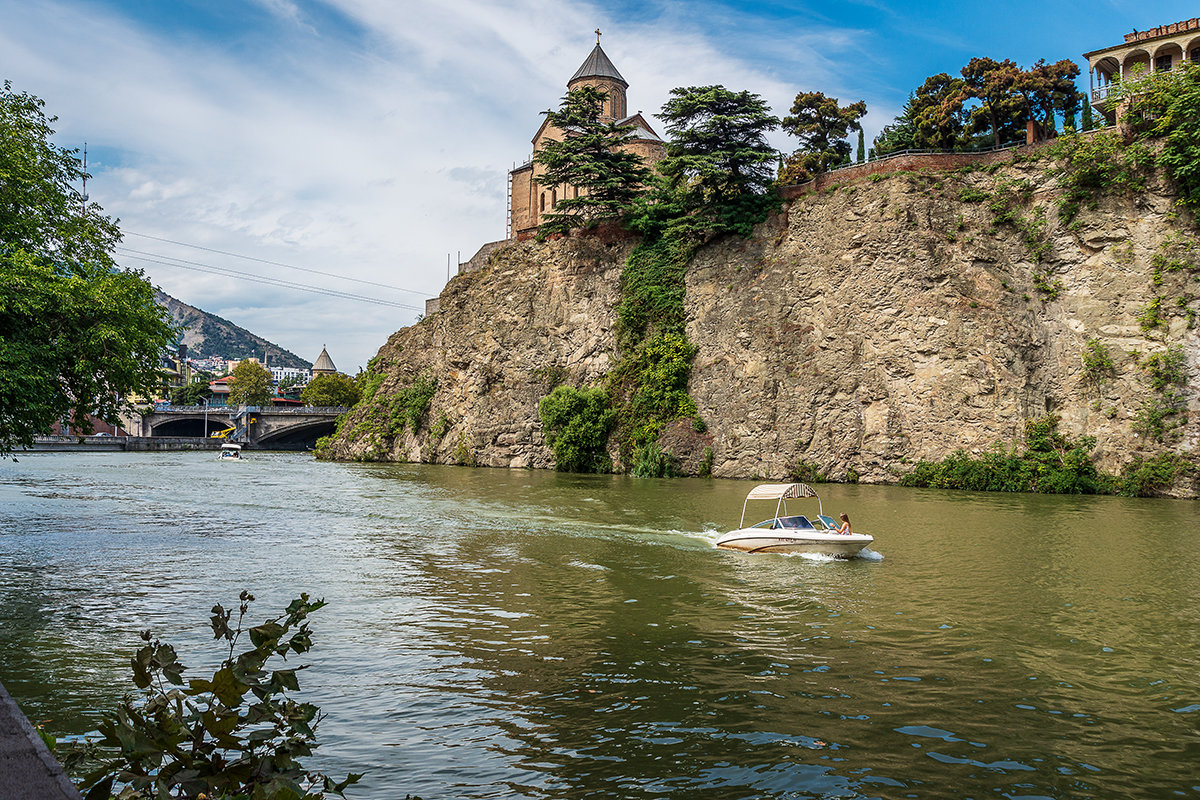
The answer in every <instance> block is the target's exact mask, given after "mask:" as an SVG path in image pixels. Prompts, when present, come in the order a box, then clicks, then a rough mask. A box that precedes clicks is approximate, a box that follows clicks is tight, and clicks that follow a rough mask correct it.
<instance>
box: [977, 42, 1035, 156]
mask: <svg viewBox="0 0 1200 800" xmlns="http://www.w3.org/2000/svg"><path fill="white" fill-rule="evenodd" d="M962 76H963V92H964V94H965V96H966V97H970V98H974V99H975V100H978V101H979V105H978V106H977V107H975V108H974V109H973V110H972V111H971V123H972V128H973V130H975V131H991V132H992V142H993V144H995V145H996V146H997V147H999V146H1000V144H1001V143H1002V142H1007V141H1011V140H1012V139H1014V138H1016V137H1017V136H1018V135H1019V134H1020V133H1021V132H1022V127H1023V126H1024V120H1023V119H1022V117H1021V112H1022V109H1023V108H1024V103H1023V99H1022V97H1021V96H1019V95H1018V94H1017V92H1016V88H1017V83H1018V81H1019V80H1020V77H1021V69H1020V67H1018V66H1017V65H1016V63H1015V62H1013V61H1010V60H1009V59H1005V60H1003V61H996V60H995V59H991V58H972V59H971V60H970V61H969V62H967V65H966V66H965V67H963V68H962Z"/></svg>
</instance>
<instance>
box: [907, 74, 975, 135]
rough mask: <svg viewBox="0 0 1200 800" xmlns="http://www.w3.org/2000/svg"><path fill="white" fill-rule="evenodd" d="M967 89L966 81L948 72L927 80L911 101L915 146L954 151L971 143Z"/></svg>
mask: <svg viewBox="0 0 1200 800" xmlns="http://www.w3.org/2000/svg"><path fill="white" fill-rule="evenodd" d="M966 88H967V84H966V81H964V80H963V79H962V78H955V77H954V76H952V75H950V74H949V73H946V72H939V73H938V74H937V75H931V76H930V77H928V78H926V79H925V83H923V84H921V86H920V88H918V89H917V90H916V92H914V93H913V99H912V100H911V101H910V103H909V109H910V111H909V113H910V114H911V115H912V117H911V118H912V124H913V130H914V137H913V147H916V148H921V149H927V150H953V149H954V148H956V147H960V146H962V145H964V144H966V143H967V141H968V140H969V137H968V133H967V114H966V112H965V111H964V110H963V103H964V102H965V101H966V99H967V95H966Z"/></svg>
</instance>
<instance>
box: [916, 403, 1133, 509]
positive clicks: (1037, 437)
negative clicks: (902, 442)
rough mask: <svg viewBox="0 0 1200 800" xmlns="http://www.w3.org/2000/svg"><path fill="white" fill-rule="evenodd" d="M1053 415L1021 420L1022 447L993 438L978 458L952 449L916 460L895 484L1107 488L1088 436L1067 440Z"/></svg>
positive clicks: (1061, 490)
mask: <svg viewBox="0 0 1200 800" xmlns="http://www.w3.org/2000/svg"><path fill="white" fill-rule="evenodd" d="M1058 422H1059V418H1058V417H1057V416H1056V415H1053V414H1051V415H1049V416H1046V417H1042V418H1041V419H1036V420H1029V421H1027V422H1026V423H1025V436H1024V448H1023V449H1022V450H1021V451H1020V452H1018V450H1017V448H1016V446H1013V447H1012V448H1007V447H1005V446H1004V445H1003V444H1002V443H1000V442H997V443H996V444H995V445H993V447H992V449H991V450H990V451H988V452H987V453H985V454H983V455H982V456H980V457H979V458H972V457H971V456H970V455H968V454H967V453H966V452H964V451H963V450H956V451H955V452H953V453H951V454H950V455H949V456H947V457H946V458H944V459H942V460H941V461H920V462H918V463H917V464H916V465H915V466H914V467H913V470H912V472H910V473H909V474H907V475H905V476H904V477H903V478H901V479H900V485H901V486H927V487H933V488H937V489H969V490H971V491H977V492H1037V493H1041V494H1107V493H1111V492H1112V491H1114V483H1113V478H1111V477H1110V476H1107V475H1103V474H1101V473H1100V472H1098V471H1097V470H1096V466H1095V464H1094V463H1093V461H1092V456H1091V451H1092V449H1093V448H1094V447H1095V446H1096V439H1095V437H1092V436H1081V437H1080V438H1079V439H1078V440H1076V441H1071V440H1070V439H1068V438H1067V437H1065V436H1063V435H1062V434H1061V433H1059V432H1058Z"/></svg>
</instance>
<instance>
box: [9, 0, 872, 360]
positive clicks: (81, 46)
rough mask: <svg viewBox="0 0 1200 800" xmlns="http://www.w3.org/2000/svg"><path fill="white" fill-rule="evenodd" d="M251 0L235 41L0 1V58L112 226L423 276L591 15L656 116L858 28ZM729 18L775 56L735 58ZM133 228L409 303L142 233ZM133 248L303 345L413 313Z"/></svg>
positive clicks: (767, 89)
mask: <svg viewBox="0 0 1200 800" xmlns="http://www.w3.org/2000/svg"><path fill="white" fill-rule="evenodd" d="M258 3H259V5H260V6H261V7H264V8H266V9H267V11H268V12H269V14H270V15H273V18H274V19H275V20H277V22H275V23H274V25H275V27H273V28H271V29H270V30H269V32H268V33H260V34H254V33H252V32H251V33H243V34H242V35H241V36H239V37H238V38H237V42H236V43H229V42H225V41H222V40H219V39H214V38H204V37H201V36H200V35H199V34H196V35H189V36H187V37H181V36H179V35H178V34H168V33H165V32H162V31H161V30H156V29H154V28H152V27H149V26H148V25H147V24H145V23H143V22H139V21H136V20H131V19H129V18H126V17H122V16H121V15H120V14H118V13H117V12H115V11H106V10H104V8H103V7H101V6H97V5H95V4H83V3H73V2H67V1H66V0H64V2H60V3H44V2H43V3H35V4H25V3H18V2H16V0H11V1H10V0H0V15H3V18H4V19H5V25H4V26H3V28H2V29H0V69H2V70H3V74H4V75H5V76H6V77H9V78H11V79H13V80H14V81H15V84H16V88H17V89H18V90H24V91H29V92H31V93H33V94H36V95H38V96H39V97H42V98H43V99H44V100H46V103H47V110H48V112H50V113H54V114H58V115H59V116H60V117H61V119H60V122H59V124H58V129H59V135H58V136H57V137H56V138H57V140H58V142H59V143H60V144H62V145H64V146H78V145H81V144H82V142H83V141H85V140H86V141H87V142H89V149H90V150H94V151H95V152H97V153H98V154H99V153H104V154H106V155H107V162H108V163H105V161H103V160H102V161H99V162H93V168H92V171H93V174H94V175H95V179H94V180H93V181H92V182H91V183H90V184H89V191H90V193H91V196H92V198H93V200H96V201H98V202H100V203H101V204H102V205H103V206H104V207H105V209H106V210H107V211H108V212H109V213H110V214H112V215H114V216H118V217H120V218H121V220H122V227H123V228H124V229H125V230H127V231H131V232H136V233H144V234H150V235H153V236H159V237H163V238H167V239H173V240H176V241H180V242H187V243H193V244H199V245H203V246H205V247H210V248H215V249H219V250H227V251H231V252H236V253H242V254H246V255H251V256H256V257H259V258H263V259H268V260H272V261H279V262H284V263H290V264H297V265H302V266H307V267H311V268H314V269H319V270H323V271H326V272H332V273H337V274H344V275H348V276H351V277H355V278H359V279H364V280H371V281H376V282H379V283H386V284H389V285H392V286H400V287H404V288H407V289H417V290H421V291H424V292H427V293H429V294H436V293H437V292H438V291H440V289H441V287H442V285H443V283H444V280H445V271H446V253H456V252H459V251H461V252H462V254H463V258H464V259H465V258H467V257H469V256H470V255H471V254H472V253H473V252H474V250H475V248H477V247H478V246H479V245H481V244H483V243H484V242H487V241H491V240H494V239H499V238H501V237H503V235H504V225H505V213H506V209H505V195H504V186H505V171H506V170H507V169H509V168H510V167H511V165H512V164H513V163H514V162H519V161H521V160H524V159H525V158H526V157H528V155H529V147H530V145H529V139H530V137H531V136H532V135H533V133H534V131H535V129H536V128H537V125H538V123H539V117H538V113H539V112H540V111H542V110H544V109H546V108H548V107H551V106H554V105H556V104H557V101H558V98H559V97H560V96H561V95H562V94H563V92H564V91H565V82H566V79H567V78H568V77H569V76H570V75H571V73H572V72H573V71H574V70H575V69H576V67H577V66H578V65H579V63H580V62H582V60H583V58H584V57H585V56H586V55H587V52H588V50H589V49H590V48H591V47H592V45H593V43H594V37H593V35H592V34H591V33H590V31H591V30H592V29H593V28H595V27H597V26H599V27H600V28H601V29H603V30H605V31H606V32H609V34H608V35H607V36H606V38H605V40H604V46H605V49H606V51H607V52H608V53H609V55H610V56H611V57H612V58H613V60H614V62H615V63H616V64H617V65H618V68H619V69H620V70H621V71H622V73H623V74H624V75H625V78H626V79H627V80H628V81H629V82H630V84H631V88H630V97H629V99H630V104H631V109H643V110H645V111H647V112H651V113H653V112H654V111H656V110H657V109H658V108H659V107H661V105H662V103H663V102H664V101H665V100H666V99H667V96H668V92H669V90H670V89H671V88H672V87H675V86H681V85H696V84H704V83H722V84H725V85H727V86H730V87H731V88H746V89H751V90H752V91H755V92H758V93H760V94H762V95H763V96H764V97H765V98H766V99H768V101H769V102H771V104H772V105H773V106H774V107H775V109H776V111H777V112H779V113H781V114H782V113H786V111H787V105H788V104H789V103H790V100H791V97H792V96H793V95H794V94H795V92H796V91H797V90H798V89H800V88H818V87H817V85H816V83H815V82H817V81H820V80H822V79H827V78H830V77H831V76H834V75H836V72H837V71H836V69H835V68H834V66H835V64H834V62H833V61H831V60H830V54H836V53H838V52H842V51H844V50H845V49H847V48H852V46H853V41H854V39H855V37H856V36H858V34H857V33H856V32H854V31H844V30H830V31H828V32H827V33H823V34H807V35H806V36H805V37H803V38H801V39H799V40H798V39H796V38H795V37H794V36H792V37H790V38H787V39H786V40H785V39H784V38H783V37H782V34H778V35H776V36H767V37H766V38H763V36H764V35H765V34H764V33H763V32H762V31H761V30H753V29H749V30H740V29H739V25H741V26H742V27H743V28H744V27H745V20H744V19H743V20H731V22H738V23H739V25H733V24H731V25H729V26H725V27H723V28H720V29H719V30H716V32H713V31H714V29H713V27H712V26H711V25H709V24H707V20H706V18H705V17H704V14H710V15H711V14H717V13H718V12H719V9H718V8H717V7H715V6H713V7H708V8H705V7H704V6H696V7H695V8H697V9H701V11H702V13H700V14H699V15H698V14H697V13H690V14H687V15H685V14H682V13H680V12H679V11H678V10H677V8H678V4H670V3H663V4H662V5H660V6H656V7H655V6H648V7H642V8H641V11H640V13H639V14H638V16H637V20H638V21H636V22H631V21H628V20H625V19H622V18H619V17H617V16H615V15H614V14H613V13H610V12H609V11H607V10H606V9H607V6H600V5H592V4H589V3H583V2H578V0H566V1H565V2H542V1H540V0H515V2H510V3H507V4H503V5H501V4H497V3H494V2H490V0H444V2H440V3H436V4H434V3H405V4H403V5H402V6H401V5H398V4H396V3H394V2H389V1H388V0H328V3H327V7H325V8H322V9H318V10H319V11H321V12H322V13H323V14H329V15H339V14H340V15H344V17H345V18H349V19H350V20H352V21H353V24H352V25H351V24H346V25H342V26H340V27H339V26H330V25H328V24H326V25H325V26H324V27H322V25H323V23H322V22H319V21H317V20H318V19H319V15H317V14H316V13H315V12H314V13H313V14H308V15H306V14H305V12H304V11H303V10H302V8H303V7H302V6H298V5H297V4H296V3H294V2H290V0H258ZM721 13H727V12H721ZM270 18H271V17H268V19H270ZM746 37H758V42H757V44H756V45H755V47H756V48H757V51H758V52H760V53H761V54H766V57H767V59H768V60H770V61H772V62H774V63H775V64H784V65H786V66H785V68H781V69H776V68H774V67H766V66H764V65H763V64H764V63H765V62H764V61H761V60H755V61H753V62H752V61H749V60H746V59H745V58H744V57H742V56H741V55H740V54H741V53H743V52H745V49H744V48H745V46H746V42H745V41H744V39H745V38H746ZM785 69H786V74H785ZM799 77H803V78H805V79H807V81H806V80H800V79H798V78H799ZM808 81H814V82H813V83H809V82H808ZM881 124H882V123H881ZM661 132H662V131H661V130H660V133H661ZM777 144H779V145H781V146H786V143H785V142H783V141H779V142H777ZM126 246H127V247H129V248H133V249H137V250H145V251H153V252H157V253H164V254H168V255H171V256H174V257H177V258H183V259H188V260H192V261H197V262H205V263H209V264H219V265H222V266H227V267H237V268H243V269H247V270H251V271H254V272H257V273H260V274H264V275H272V276H275V277H279V278H283V279H287V280H291V281H297V282H301V283H308V284H318V285H321V286H328V287H331V288H335V289H338V290H341V291H348V292H354V293H359V294H367V295H371V296H375V297H386V298H388V299H394V300H398V301H400V302H404V303H407V304H410V305H413V306H418V307H419V306H422V305H423V298H421V297H418V296H414V295H412V294H403V293H399V292H389V291H386V290H383V289H379V288H371V287H364V286H361V285H357V284H352V283H338V282H335V281H333V280H331V279H327V278H322V277H318V276H313V275H306V274H303V273H296V272H292V271H289V270H285V269H282V268H278V267H272V266H269V265H265V264H248V263H247V262H239V261H237V260H234V259H231V258H229V257H226V256H220V255H217V254H213V253H205V252H202V251H196V250H193V249H190V248H184V247H174V246H171V245H167V244H165V243H162V242H151V241H148V240H144V239H139V238H138V237H135V236H130V237H128V238H127V241H126ZM128 265H129V266H135V267H137V266H143V267H144V268H145V269H146V271H147V273H148V275H149V277H150V278H151V280H152V281H153V282H155V283H156V284H159V285H161V286H162V287H163V289H164V290H165V291H167V292H168V293H170V294H173V295H175V296H176V297H179V298H180V299H182V300H184V301H185V302H188V303H191V304H193V305H198V306H200V307H202V308H205V309H206V310H209V311H212V312H214V313H217V314H220V315H221V316H224V317H226V318H229V319H231V320H232V321H234V322H236V323H238V324H240V325H243V326H244V327H247V328H249V329H250V330H252V331H254V332H255V333H258V334H260V335H263V336H265V337H267V338H268V339H271V340H272V341H275V342H277V343H278V344H280V345H282V346H283V347H285V348H288V349H291V350H294V351H295V352H297V353H299V354H300V355H302V356H304V357H306V358H314V357H315V355H316V354H317V353H319V352H320V348H321V346H322V345H328V346H329V348H330V353H331V355H333V356H334V359H335V360H336V361H337V362H338V365H339V366H340V367H342V369H344V370H348V371H353V367H354V366H355V365H361V364H365V363H366V360H367V359H368V358H369V357H370V356H372V355H373V354H374V352H375V350H376V349H377V348H378V347H379V346H380V345H382V344H383V343H384V342H385V341H386V339H387V337H388V335H389V334H390V333H392V332H393V331H394V330H396V329H397V328H398V327H401V326H402V325H405V324H409V323H411V322H412V320H413V319H414V317H415V313H416V312H415V311H404V310H401V309H395V308H384V307H379V306H372V305H368V304H359V303H352V302H349V301H345V300H336V299H332V298H327V297H320V296H315V295H309V294H304V293H300V292H296V291H292V290H284V289H276V288H270V287H266V286H261V285H256V284H248V283H242V282H238V281H233V280H231V279H228V278H223V277H217V276H213V275H207V274H204V273H202V272H195V271H188V270H184V269H178V268H173V267H166V266H163V265H157V264H144V263H140V262H136V261H134V260H132V259H130V260H129V261H128Z"/></svg>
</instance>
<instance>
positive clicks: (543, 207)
mask: <svg viewBox="0 0 1200 800" xmlns="http://www.w3.org/2000/svg"><path fill="white" fill-rule="evenodd" d="M538 210H539V211H545V210H546V193H545V192H542V202H541V206H540V208H538Z"/></svg>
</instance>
